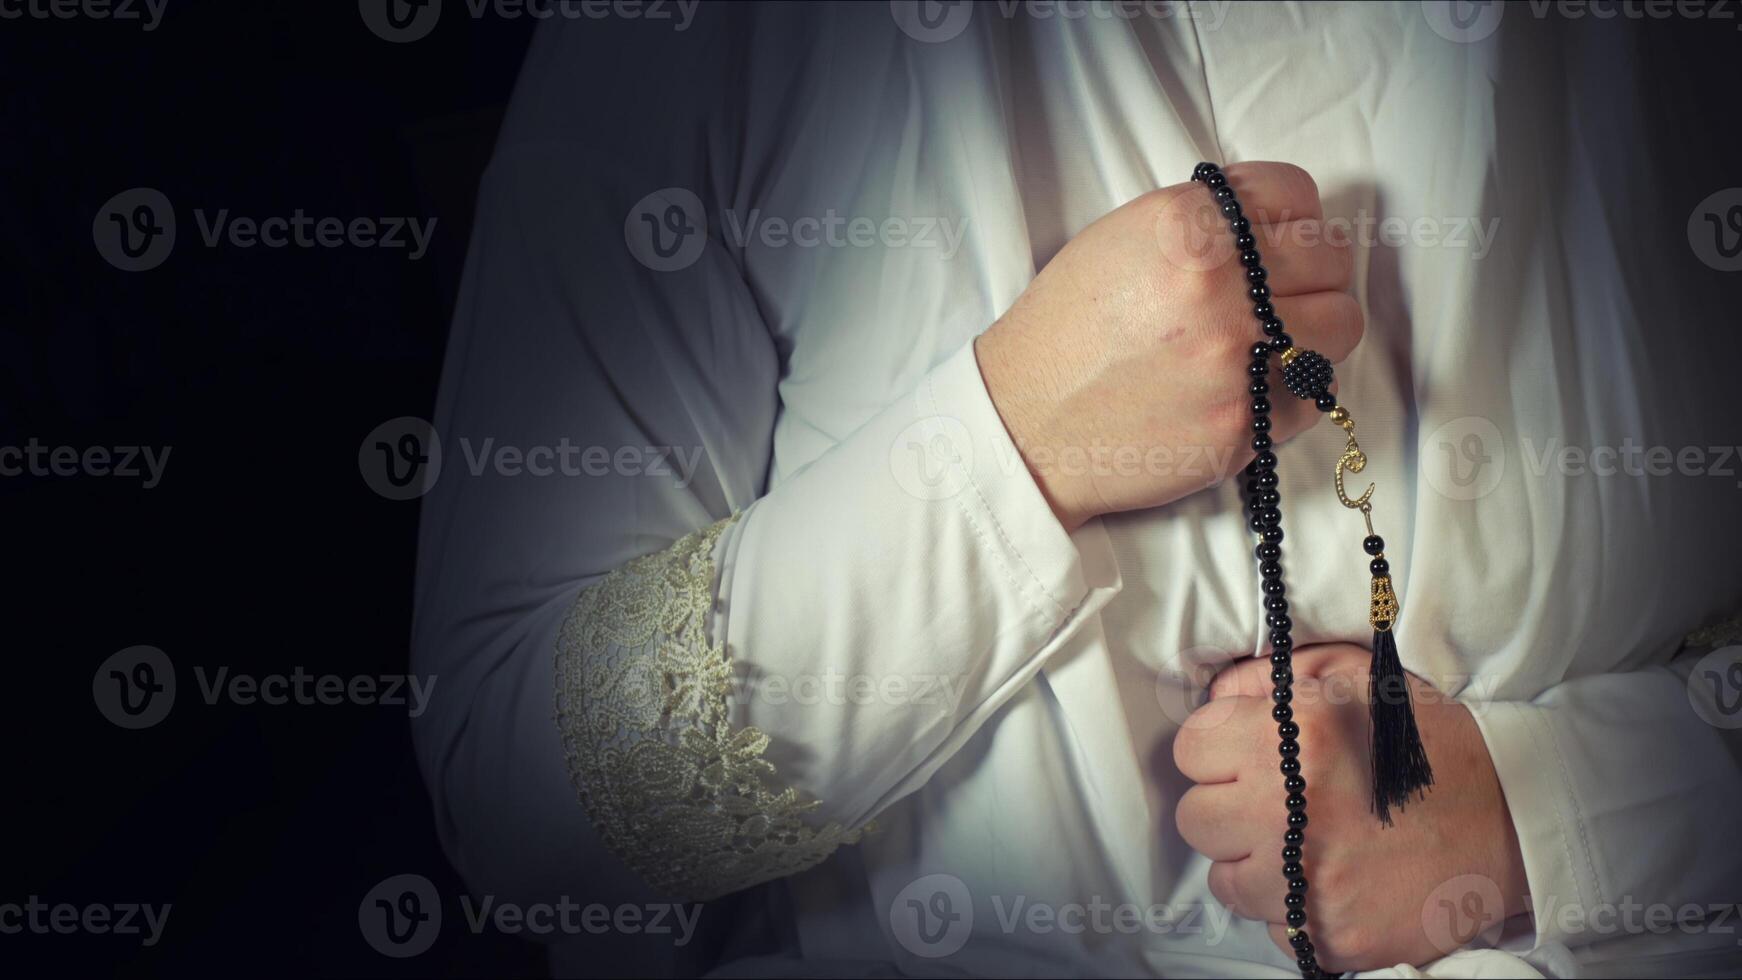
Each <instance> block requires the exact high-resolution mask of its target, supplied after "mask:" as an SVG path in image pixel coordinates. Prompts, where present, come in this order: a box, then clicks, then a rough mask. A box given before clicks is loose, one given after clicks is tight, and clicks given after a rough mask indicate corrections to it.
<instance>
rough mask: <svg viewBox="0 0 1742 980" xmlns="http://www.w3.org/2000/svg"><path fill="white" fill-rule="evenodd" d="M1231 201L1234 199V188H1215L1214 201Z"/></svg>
mask: <svg viewBox="0 0 1742 980" xmlns="http://www.w3.org/2000/svg"><path fill="white" fill-rule="evenodd" d="M1233 199H1234V188H1232V187H1218V188H1216V200H1218V201H1232V200H1233Z"/></svg>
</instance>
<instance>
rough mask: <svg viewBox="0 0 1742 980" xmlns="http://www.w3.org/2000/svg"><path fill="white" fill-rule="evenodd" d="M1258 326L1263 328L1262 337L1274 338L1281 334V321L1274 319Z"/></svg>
mask: <svg viewBox="0 0 1742 980" xmlns="http://www.w3.org/2000/svg"><path fill="white" fill-rule="evenodd" d="M1259 326H1260V327H1262V328H1263V330H1264V335H1265V336H1267V337H1275V336H1278V335H1280V334H1281V333H1282V321H1281V320H1278V319H1277V318H1275V317H1271V318H1270V319H1268V320H1265V321H1264V322H1263V323H1261V324H1259Z"/></svg>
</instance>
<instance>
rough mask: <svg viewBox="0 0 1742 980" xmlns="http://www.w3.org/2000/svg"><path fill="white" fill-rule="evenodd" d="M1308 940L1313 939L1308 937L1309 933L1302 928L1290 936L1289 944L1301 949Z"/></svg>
mask: <svg viewBox="0 0 1742 980" xmlns="http://www.w3.org/2000/svg"><path fill="white" fill-rule="evenodd" d="M1308 942H1311V940H1309V939H1308V938H1307V934H1306V930H1305V929H1302V930H1300V931H1298V932H1296V933H1295V934H1294V935H1292V936H1290V937H1288V944H1289V945H1290V946H1293V947H1294V948H1295V949H1300V948H1301V947H1302V946H1305V945H1306V944H1307V943H1308Z"/></svg>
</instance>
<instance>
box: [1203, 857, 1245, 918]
mask: <svg viewBox="0 0 1742 980" xmlns="http://www.w3.org/2000/svg"><path fill="white" fill-rule="evenodd" d="M1209 884H1210V894H1211V895H1214V896H1215V897H1216V901H1218V902H1221V903H1222V904H1223V905H1226V906H1227V907H1228V908H1230V909H1234V910H1236V911H1238V910H1239V907H1240V895H1239V889H1238V888H1237V887H1236V885H1235V882H1234V865H1233V864H1231V863H1229V862H1227V861H1217V862H1216V863H1214V864H1212V865H1210V878H1209Z"/></svg>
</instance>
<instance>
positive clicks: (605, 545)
mask: <svg viewBox="0 0 1742 980" xmlns="http://www.w3.org/2000/svg"><path fill="white" fill-rule="evenodd" d="M577 33H578V32H577V31H576V29H574V28H572V27H570V26H568V25H562V24H553V25H552V26H551V27H550V28H549V29H546V30H543V31H541V33H540V35H539V37H538V40H537V41H535V44H534V48H533V50H532V52H531V54H530V56H529V60H528V66H527V68H526V70H525V72H524V74H523V77H522V80H521V84H520V89H519V91H518V92H517V94H516V99H515V105H514V108H513V110H512V111H511V114H510V117H509V119H508V121H507V122H506V123H505V126H504V131H503V135H502V137H501V142H500V143H499V145H498V148H497V151H496V154H495V157H494V158H493V161H492V163H491V165H490V168H489V170H488V172H487V174H486V176H485V180H484V183H483V186H482V188H481V190H480V194H479V201H478V209H477V222H476V227H475V230H474V234H473V240H472V243H471V248H470V253H469V255H468V259H467V268H466V274H465V279H464V282H463V284H462V288H461V293H460V297H459V301H458V306H457V314H456V318H455V323H454V326H453V331H452V336H451V339H450V343H449V349H448V355H447V364H446V366H445V369H444V373H443V377H442V384H441V392H440V395H439V399H438V411H437V416H436V419H435V424H436V428H437V430H438V432H439V434H440V437H441V440H442V446H443V450H444V452H443V459H444V468H443V472H442V474H441V476H440V478H439V480H438V481H437V482H436V484H435V486H434V488H433V489H432V490H431V491H430V493H429V494H428V495H427V496H426V498H425V500H424V511H423V520H422V527H421V532H420V547H419V556H418V582H417V597H416V600H417V601H416V617H415V623H414V636H413V657H414V667H415V669H416V670H417V671H418V672H419V673H420V674H427V675H434V676H435V677H436V678H437V681H438V682H437V683H436V684H435V686H434V689H433V693H432V697H431V700H430V704H429V707H428V708H427V710H426V711H425V712H424V714H423V715H422V716H421V717H419V718H418V719H416V721H415V723H414V728H413V735H414V739H415V741H416V746H417V751H418V757H419V763H420V766H421V768H422V770H423V773H424V776H425V780H426V782H427V784H428V785H429V787H430V793H431V796H432V802H433V805H434V808H435V811H436V816H437V824H438V829H439V831H440V834H441V837H442V840H443V842H444V846H445V847H446V849H447V851H448V854H449V855H450V857H451V858H452V860H453V861H454V862H455V864H456V865H457V867H458V868H459V869H460V871H461V873H462V874H463V875H464V876H465V878H466V879H467V881H468V883H469V884H470V885H471V886H472V887H473V888H476V889H479V890H481V891H489V892H491V893H494V894H498V895H502V896H504V897H507V896H517V897H524V898H526V899H527V900H535V899H538V898H543V897H548V896H552V895H560V894H563V893H564V889H572V888H574V887H575V886H576V883H577V882H586V883H588V885H589V887H595V888H598V887H602V883H604V882H621V883H622V885H621V888H622V889H623V890H624V891H623V894H625V895H632V894H635V893H636V892H637V890H644V889H648V888H651V890H652V892H654V893H659V894H664V895H668V896H670V895H676V896H680V897H686V898H705V897H709V896H711V895H716V894H721V893H724V892H729V891H732V890H735V889H738V888H742V887H745V886H747V885H750V884H754V883H756V882H758V881H762V880H767V879H768V878H771V877H776V876H779V875H782V874H788V873H791V872H793V871H796V870H799V869H801V868H802V867H806V866H809V865H810V864H814V863H816V862H817V861H819V860H821V859H822V858H823V857H826V855H827V853H828V852H829V851H830V850H831V849H832V848H833V847H835V846H837V845H839V844H841V843H844V842H847V841H850V840H852V839H854V838H855V837H856V835H857V833H858V832H859V831H860V830H861V829H862V828H863V826H864V825H865V823H866V822H867V821H869V820H870V819H871V818H873V817H874V816H875V815H876V813H877V812H878V811H879V810H880V809H881V808H882V807H885V806H887V805H888V804H889V803H890V802H892V801H893V800H895V799H898V798H899V797H900V796H901V795H903V794H904V793H906V792H910V791H911V790H913V789H914V788H916V787H917V786H919V785H920V784H921V783H922V782H923V781H924V780H925V779H926V778H927V776H928V775H929V774H930V773H931V772H932V771H933V770H934V769H935V768H936V767H937V766H939V765H941V763H942V762H943V761H944V760H945V759H946V758H947V757H948V756H949V755H950V753H952V752H953V751H954V750H955V749H956V748H957V747H959V746H960V745H961V744H962V742H963V741H965V740H966V738H967V737H968V736H969V735H970V734H971V733H972V732H973V730H974V729H975V728H976V727H977V726H978V725H980V724H981V723H982V722H983V721H985V720H986V718H987V717H988V716H989V715H990V714H991V713H992V712H994V711H996V710H997V708H998V707H999V705H1001V704H1002V703H1004V701H1006V700H1007V699H1008V698H1009V697H1010V696H1011V695H1012V694H1013V693H1014V692H1015V691H1016V690H1018V689H1019V688H1020V687H1021V685H1023V684H1024V683H1026V682H1027V681H1028V680H1029V679H1030V678H1032V676H1033V675H1034V673H1035V672H1036V671H1037V670H1038V669H1039V666H1040V664H1041V663H1042V661H1043V660H1044V659H1045V657H1046V656H1047V654H1048V653H1049V652H1050V651H1051V650H1052V649H1054V648H1055V646H1057V645H1059V644H1061V643H1062V642H1063V641H1064V639H1065V638H1066V637H1067V636H1068V635H1069V634H1070V633H1071V631H1072V630H1074V629H1075V628H1076V626H1077V625H1078V624H1079V623H1081V622H1082V621H1083V620H1084V619H1085V618H1087V617H1089V616H1092V614H1093V612H1094V611H1095V610H1096V609H1098V608H1099V607H1100V606H1101V605H1102V604H1103V603H1104V602H1105V601H1106V600H1107V599H1108V598H1109V597H1110V596H1111V595H1112V593H1113V592H1114V591H1115V590H1116V588H1117V581H1118V580H1117V574H1116V572H1115V571H1114V564H1113V561H1112V559H1111V552H1110V548H1109V547H1108V546H1107V542H1106V539H1105V535H1104V532H1102V530H1101V529H1100V526H1099V523H1098V522H1093V523H1092V524H1091V525H1090V526H1088V527H1086V528H1084V529H1082V530H1079V531H1078V532H1077V533H1076V534H1074V535H1069V534H1066V533H1065V531H1064V530H1063V529H1062V527H1061V526H1060V525H1059V524H1058V523H1057V521H1056V520H1055V519H1054V518H1053V516H1052V513H1051V511H1050V509H1049V508H1048V507H1047V505H1046V503H1045V501H1044V499H1043V498H1042V497H1041V495H1040V493H1039V491H1038V489H1037V488H1036V487H1035V486H1034V484H1033V482H1032V480H1031V478H1030V477H1029V475H1028V473H1027V471H1026V470H1025V469H1024V468H1023V467H1022V465H1021V463H1020V457H1019V456H1018V455H1017V453H1016V451H1015V449H1014V447H1013V446H1012V445H1011V443H1010V440H1009V437H1008V436H1007V435H1006V433H1005V431H1004V429H1003V427H1002V425H1001V424H1000V422H999V420H998V416H997V413H996V411H995V409H994V408H993V406H992V404H991V401H990V398H989V397H988V395H987V393H986V391H985V388H984V385H983V384H982V383H981V380H980V376H979V372H978V369H977V366H976V364H975V361H974V355H973V351H972V347H971V345H968V346H964V347H962V348H961V349H960V350H958V351H957V352H955V353H954V354H953V355H952V356H950V357H948V358H947V359H945V360H943V361H941V362H940V363H938V364H937V365H935V366H934V368H933V369H932V370H931V371H930V372H929V373H928V374H927V375H926V376H925V377H924V378H923V379H922V381H921V383H920V384H919V385H918V387H917V388H916V389H915V390H914V391H913V392H912V393H911V394H910V395H908V396H906V397H904V398H901V399H899V400H898V401H897V402H896V403H894V404H891V405H889V406H888V407H887V408H886V409H885V410H884V411H883V412H882V413H880V414H878V415H876V416H875V417H874V418H872V419H871V420H870V421H869V422H867V423H866V424H865V425H864V426H863V427H862V428H861V429H860V430H859V431H857V432H856V433H855V434H853V435H851V436H849V437H848V438H846V439H845V440H844V441H843V442H842V443H840V444H839V445H837V446H836V447H835V448H833V449H832V450H830V451H828V452H826V453H824V454H823V455H822V456H821V457H820V458H818V459H816V460H815V461H813V462H812V463H811V464H810V465H809V466H808V467H806V468H805V469H804V470H803V471H801V472H799V473H797V474H796V475H794V476H793V477H791V478H790V479H788V480H786V481H785V482H784V483H782V484H781V485H780V486H779V487H778V489H776V490H775V491H774V492H773V493H771V494H768V495H767V496H766V497H762V494H763V492H764V489H765V487H764V483H765V479H766V474H767V472H768V469H769V464H770V452H771V450H770V446H771V433H772V431H773V427H774V423H775V419H776V414H777V409H778V403H777V382H778V379H779V373H780V370H781V363H780V357H779V355H778V353H777V351H776V348H775V345H774V343H773V342H772V340H771V338H770V336H769V334H768V332H767V331H766V329H765V328H764V325H763V323H762V322H761V319H760V317H759V315H758V312H757V306H756V303H755V301H754V299H753V296H752V292H751V290H750V289H749V288H748V287H747V286H746V284H745V282H744V281H743V279H742V277H741V273H740V266H739V263H738V262H737V261H736V256H735V255H734V254H733V253H732V252H731V250H730V249H728V248H727V247H726V246H724V245H722V244H721V243H720V242H719V241H716V240H713V239H710V240H709V241H708V242H707V245H706V247H705V249H704V250H703V252H702V254H701V256H700V258H699V259H698V260H697V261H696V262H695V263H694V264H693V265H690V266H688V267H687V268H684V269H681V270H678V271H670V272H660V271H655V270H653V269H650V268H648V267H646V266H644V265H642V264H641V263H639V262H637V261H636V260H635V259H634V258H633V257H632V255H631V254H630V252H629V250H628V248H627V247H626V245H625V239H624V222H625V217H626V216H627V215H628V214H629V213H630V211H631V209H632V207H633V206H634V205H635V203H636V201H637V200H638V199H640V198H641V197H642V195H643V194H645V193H646V192H647V189H649V188H662V187H672V186H677V187H687V188H693V189H694V190H695V192H696V193H697V194H698V195H699V196H700V197H701V199H702V200H703V201H704V202H709V201H713V200H717V199H718V197H719V195H720V194H722V193H725V192H726V191H725V190H723V189H722V188H723V186H729V185H730V183H731V181H732V180H733V179H734V178H733V175H732V174H731V173H729V172H727V173H722V172H720V170H719V168H711V167H709V166H707V165H704V164H703V163H701V162H699V161H702V160H713V161H718V160H741V159H743V157H744V154H743V153H741V152H740V150H741V148H737V147H722V146H718V145H711V144H710V145H706V147H705V149H702V150H698V148H697V147H695V146H681V145H680V146H641V147H638V148H636V147H630V148H628V149H627V150H626V148H625V147H624V146H623V142H624V141H623V140H621V139H619V140H616V141H613V142H611V143H609V144H608V145H599V144H596V143H595V142H594V139H595V138H596V134H599V133H619V134H621V133H624V132H636V133H640V132H645V131H646V129H647V127H645V126H643V127H639V128H637V127H636V126H635V125H634V118H633V117H634V116H635V115H636V114H637V113H641V112H646V111H649V110H648V107H647V106H646V105H642V104H639V103H637V102H636V100H635V99H634V98H631V97H629V96H623V97H622V98H615V97H614V98H612V99H581V98H577V97H576V96H577V94H578V93H581V92H584V91H586V90H587V81H586V79H587V78H590V77H594V76H596V77H598V78H613V77H631V76H639V75H645V74H646V73H644V72H642V73H637V72H633V71H631V70H630V69H629V68H628V67H626V65H629V64H633V63H634V62H635V60H636V59H637V58H640V57H644V56H645V52H638V51H637V50H636V49H635V46H634V44H633V43H624V42H623V41H622V37H621V35H619V36H618V37H616V38H614V43H613V48H612V49H611V50H609V51H602V50H590V49H589V50H585V51H578V50H576V48H575V45H574V43H573V38H574V37H575V35H576V34H577ZM660 43H661V44H662V45H665V47H662V48H661V51H660V57H661V63H662V64H667V65H682V66H684V69H685V70H684V71H678V72H674V73H671V75H670V77H665V81H664V84H665V86H666V88H667V89H669V90H670V91H668V92H664V93H663V94H662V93H654V94H651V95H649V94H647V93H645V92H644V93H642V94H643V95H644V96H645V97H646V98H648V99H650V100H652V101H653V102H656V103H658V105H659V108H660V111H661V112H662V113H664V118H663V119H662V122H661V125H660V126H659V127H658V129H659V131H660V132H661V133H664V132H666V131H668V130H670V131H674V132H676V131H687V132H691V133H693V134H696V135H694V136H693V137H692V139H693V140H694V141H696V142H698V143H701V144H707V141H709V140H719V139H726V138H728V137H725V136H722V135H720V134H721V133H722V132H724V129H723V128H720V127H716V126H713V125H711V123H712V119H711V116H710V114H711V113H712V112H714V108H715V107H714V106H713V105H712V104H711V103H710V102H709V101H708V100H714V99H724V98H729V92H728V93H722V92H721V86H719V85H716V84H709V85H703V84H699V83H697V82H696V81H695V78H703V77H706V78H715V77H718V78H729V77H731V72H729V71H724V70H722V69H723V65H724V63H726V62H728V61H729V60H730V59H731V58H733V57H737V55H735V54H734V50H733V45H732V43H731V40H730V38H729V37H727V38H722V37H719V36H715V37H711V38H710V37H709V36H708V31H707V30H705V29H704V27H703V25H702V24H700V23H698V25H697V28H696V29H695V30H692V31H690V32H688V33H686V34H684V35H682V36H680V37H679V38H677V39H676V42H675V43H679V44H683V45H685V46H686V48H687V50H685V51H683V52H678V53H674V52H672V51H671V50H670V47H669V46H670V45H671V44H673V43H674V41H673V39H672V38H671V37H670V36H669V35H668V36H664V37H661V38H660ZM577 76H583V77H577ZM691 76H694V77H691ZM686 79H687V80H686ZM673 92H679V93H683V95H682V96H681V97H680V96H676V95H672V94H671V93H673ZM696 93H706V95H705V96H704V95H698V94H696ZM638 151H640V152H638ZM625 152H629V153H631V154H632V155H634V156H635V159H636V163H635V165H634V166H632V167H630V166H625V165H624V164H623V163H622V159H621V158H622V157H623V155H624V153H625ZM704 171H705V172H704ZM889 328H890V329H902V327H901V325H899V324H890V325H889ZM940 439H941V440H942V441H941V442H940V441H939V440H940ZM914 445H917V446H919V447H920V448H919V449H918V450H915V449H913V448H912V447H913V446H914ZM667 449H670V450H672V453H671V454H669V455H663V456H662V455H661V454H662V453H664V452H665V450H667ZM535 450H537V452H536V453H535ZM505 451H506V452H507V454H508V455H507V456H506V457H504V455H503V453H504V452H505ZM916 452H917V453H921V454H922V455H923V454H935V455H932V456H926V457H925V458H926V459H935V460H938V461H941V463H940V464H939V465H940V467H941V468H937V469H931V468H928V469H926V470H924V471H923V472H919V473H909V472H908V471H906V470H904V468H903V463H902V460H903V459H918V458H920V457H919V456H915V455H914V454H915V453H916ZM535 455H536V458H537V460H538V461H539V462H538V466H539V468H540V470H542V471H543V472H544V474H545V475H539V474H538V473H535V472H534V471H533V470H532V469H531V466H532V465H533V460H534V458H535ZM656 458H657V459H659V460H661V461H659V462H655V460H656ZM505 459H506V461H507V462H506V463H505V462H504V460H505ZM650 464H651V465H650ZM603 471H609V472H603ZM759 497H761V499H758V498H759ZM735 514H736V515H738V516H737V517H736V519H734V518H733V515H735ZM775 678H782V679H784V680H785V681H786V683H787V687H786V690H787V691H788V692H790V693H791V695H792V696H784V695H781V694H779V693H774V692H775V687H776V686H778V685H775V686H771V685H770V683H769V682H770V681H771V680H772V679H775ZM831 678H839V679H840V680H838V681H836V680H831ZM813 681H814V682H815V683H817V684H820V685H829V686H827V687H820V688H818V689H817V690H818V692H819V696H818V697H811V696H809V695H805V694H803V690H808V689H809V688H806V687H805V685H808V684H810V683H812V682H813ZM867 683H869V684H871V685H872V686H873V688H874V689H875V693H874V694H873V696H871V697H869V698H867V697H865V696H864V691H865V684H867ZM946 684H947V687H946V686H943V685H946ZM903 685H905V686H903ZM921 688H923V690H922V689H921ZM831 689H832V690H839V691H842V692H844V693H843V694H842V696H838V697H837V696H833V695H830V694H829V693H828V691H829V690H831ZM553 708H554V713H555V715H556V724H553V722H552V717H553ZM577 791H578V795H579V797H580V799H581V801H582V802H583V803H584V804H585V805H584V806H581V805H577ZM630 871H632V872H633V875H629V874H626V872H630ZM642 893H645V891H643V892H642ZM625 900H627V899H625Z"/></svg>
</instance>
